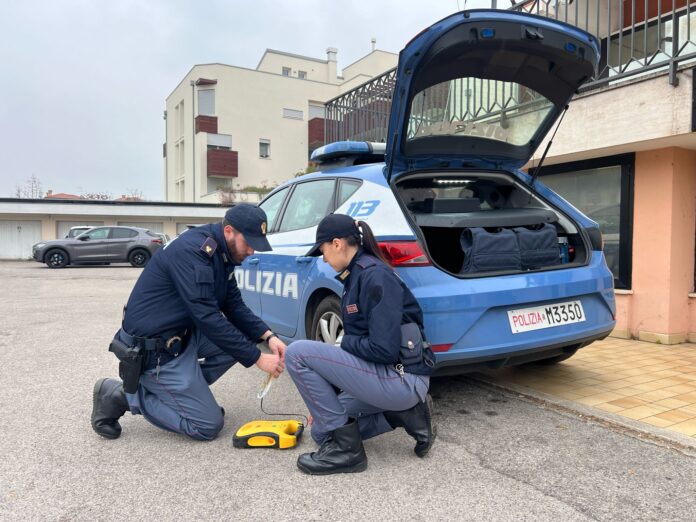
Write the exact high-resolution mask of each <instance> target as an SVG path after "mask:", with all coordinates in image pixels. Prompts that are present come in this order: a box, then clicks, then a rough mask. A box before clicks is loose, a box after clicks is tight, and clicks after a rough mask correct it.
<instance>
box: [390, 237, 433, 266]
mask: <svg viewBox="0 0 696 522" xmlns="http://www.w3.org/2000/svg"><path fill="white" fill-rule="evenodd" d="M379 248H380V250H382V253H383V254H384V256H385V257H386V258H387V261H389V264H391V266H430V260H429V259H428V258H427V256H426V255H425V254H424V253H423V251H422V250H421V248H420V246H419V245H418V243H417V242H416V241H381V242H380V243H379Z"/></svg>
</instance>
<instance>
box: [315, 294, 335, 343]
mask: <svg viewBox="0 0 696 522" xmlns="http://www.w3.org/2000/svg"><path fill="white" fill-rule="evenodd" d="M308 337H309V338H310V339H311V340H313V341H319V342H322V343H327V344H333V345H335V346H340V345H341V340H342V339H343V320H342V319H341V301H339V299H338V297H336V296H335V295H330V296H328V297H325V298H324V299H322V300H321V302H320V303H319V305H318V306H317V307H316V309H315V310H314V315H313V316H312V329H311V330H310V335H309V336H308Z"/></svg>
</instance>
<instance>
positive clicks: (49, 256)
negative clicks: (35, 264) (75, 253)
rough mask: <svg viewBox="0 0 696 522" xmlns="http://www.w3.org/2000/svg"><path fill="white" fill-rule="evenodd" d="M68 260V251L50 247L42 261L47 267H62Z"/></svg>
mask: <svg viewBox="0 0 696 522" xmlns="http://www.w3.org/2000/svg"><path fill="white" fill-rule="evenodd" d="M69 261H70V258H69V257H68V253H67V252H66V251H65V250H63V249H62V248H54V249H51V250H49V251H48V252H46V255H45V256H44V263H46V266H48V268H63V267H65V266H66V265H67V264H68V262H69Z"/></svg>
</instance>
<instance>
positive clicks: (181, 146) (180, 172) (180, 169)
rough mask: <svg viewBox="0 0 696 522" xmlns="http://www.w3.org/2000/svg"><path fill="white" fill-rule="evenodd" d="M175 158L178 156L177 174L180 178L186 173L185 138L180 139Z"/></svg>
mask: <svg viewBox="0 0 696 522" xmlns="http://www.w3.org/2000/svg"><path fill="white" fill-rule="evenodd" d="M175 149H176V150H175V158H176V171H175V172H176V176H177V177H178V178H180V177H182V176H183V175H184V159H185V158H186V156H185V154H184V140H181V141H179V143H177V144H176V146H175Z"/></svg>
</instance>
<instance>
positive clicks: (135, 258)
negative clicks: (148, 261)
mask: <svg viewBox="0 0 696 522" xmlns="http://www.w3.org/2000/svg"><path fill="white" fill-rule="evenodd" d="M133 261H135V264H136V265H142V264H143V263H145V255H144V254H135V255H134V256H133Z"/></svg>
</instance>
